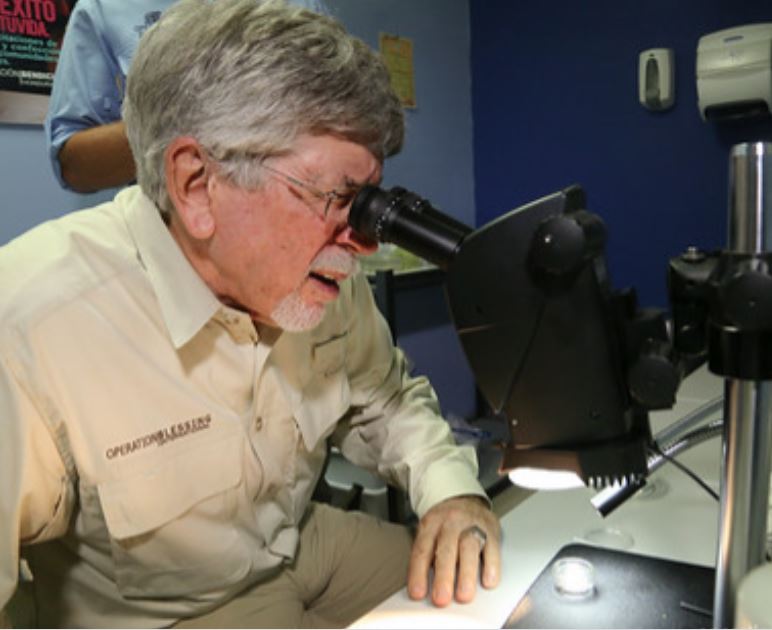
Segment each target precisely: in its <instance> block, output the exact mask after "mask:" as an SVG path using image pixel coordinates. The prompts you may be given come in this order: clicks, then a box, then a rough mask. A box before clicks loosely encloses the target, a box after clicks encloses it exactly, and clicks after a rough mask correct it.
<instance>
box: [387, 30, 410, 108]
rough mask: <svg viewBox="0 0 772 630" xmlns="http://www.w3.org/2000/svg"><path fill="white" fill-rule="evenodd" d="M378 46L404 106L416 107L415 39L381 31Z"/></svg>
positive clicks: (393, 85)
mask: <svg viewBox="0 0 772 630" xmlns="http://www.w3.org/2000/svg"><path fill="white" fill-rule="evenodd" d="M378 46H379V48H380V51H381V55H383V60H384V62H385V63H386V68H387V69H388V71H389V77H390V78H391V85H392V87H393V88H394V91H395V92H396V93H397V96H398V97H399V100H400V102H401V103H402V107H405V108H407V109H415V108H416V102H415V73H414V71H413V40H412V39H408V38H407V37H399V36H397V35H390V34H389V33H379V34H378Z"/></svg>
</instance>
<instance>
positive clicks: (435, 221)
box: [348, 185, 472, 269]
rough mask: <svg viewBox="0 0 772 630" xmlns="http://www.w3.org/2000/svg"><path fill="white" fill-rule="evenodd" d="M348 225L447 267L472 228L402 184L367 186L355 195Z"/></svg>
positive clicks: (379, 240)
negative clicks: (383, 186)
mask: <svg viewBox="0 0 772 630" xmlns="http://www.w3.org/2000/svg"><path fill="white" fill-rule="evenodd" d="M348 222H349V225H350V226H351V227H353V228H354V229H355V230H356V231H357V232H359V233H360V234H364V235H365V236H368V237H369V238H372V239H374V240H376V241H378V242H379V243H394V244H395V245H398V246H399V247H402V248H403V249H406V250H407V251H409V252H411V253H413V254H415V255H416V256H420V257H421V258H424V259H426V260H428V261H429V262H432V263H434V264H435V265H437V266H438V267H440V268H441V269H447V268H448V266H449V265H450V263H451V262H452V260H453V258H454V257H455V255H456V253H457V251H458V248H459V246H460V245H461V242H462V241H463V240H464V237H466V235H467V234H469V233H470V232H471V231H472V230H471V228H469V227H468V226H466V225H464V224H463V223H461V222H459V221H456V220H455V219H454V218H452V217H449V216H447V215H446V214H443V213H442V212H440V211H439V210H436V209H435V208H433V207H432V206H431V205H430V204H429V202H427V201H426V200H425V199H422V198H421V197H419V196H418V195H416V194H415V193H412V192H410V191H408V190H405V189H404V188H401V187H399V186H397V187H394V188H392V189H391V190H383V189H381V188H378V187H377V186H372V185H368V186H364V187H363V188H362V190H360V191H359V193H358V194H357V196H356V197H355V198H354V202H353V203H352V205H351V212H350V213H349V218H348Z"/></svg>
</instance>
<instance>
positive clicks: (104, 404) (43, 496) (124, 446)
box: [0, 187, 484, 626]
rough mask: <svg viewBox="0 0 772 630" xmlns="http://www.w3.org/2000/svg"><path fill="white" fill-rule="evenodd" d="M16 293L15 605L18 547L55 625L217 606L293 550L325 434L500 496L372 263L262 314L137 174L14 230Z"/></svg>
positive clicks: (9, 415) (12, 366)
mask: <svg viewBox="0 0 772 630" xmlns="http://www.w3.org/2000/svg"><path fill="white" fill-rule="evenodd" d="M0 295H2V301H1V302H0V361H1V363H0V435H2V440H0V515H2V521H1V522H2V530H0V608H2V606H3V605H4V604H5V602H7V600H8V598H9V597H10V596H11V594H12V593H13V591H14V589H15V587H16V584H17V569H18V566H19V544H20V543H21V545H22V552H23V555H24V557H25V558H26V560H27V562H28V563H29V565H30V567H31V569H32V572H33V574H34V580H35V583H36V585H35V591H36V598H37V610H38V615H39V618H38V622H39V623H40V624H42V625H44V626H114V625H122V626H137V625H140V626H152V625H164V624H169V623H172V622H174V621H176V620H177V619H179V618H181V617H186V616H191V615H197V614H201V613H203V612H205V611H207V610H210V609H211V608H214V607H216V606H218V605H219V604H221V603H223V602H224V601H225V600H227V599H228V598H229V597H231V596H232V595H234V594H235V593H237V592H238V591H240V590H242V589H244V588H245V587H247V586H248V585H250V584H253V583H255V582H257V581H259V580H261V579H264V578H266V577H268V576H270V575H271V574H272V573H273V572H275V571H276V570H278V569H279V568H280V567H281V565H282V564H284V563H287V562H289V561H290V560H291V559H292V558H293V555H294V553H295V548H296V545H297V540H298V524H299V522H300V520H301V518H302V516H303V514H304V511H305V509H306V507H307V505H308V502H309V498H310V496H311V494H312V491H313V489H314V486H315V484H316V481H317V479H318V478H319V476H320V474H321V472H322V467H323V463H324V461H325V455H326V452H327V448H328V439H329V440H330V441H331V442H332V443H335V444H337V445H338V446H339V448H340V449H341V451H342V453H343V454H344V455H345V456H346V457H347V458H349V459H350V460H352V461H353V462H354V463H356V464H359V465H361V466H364V467H366V468H368V469H369V470H371V471H374V472H376V473H378V474H379V475H380V476H382V477H383V478H384V479H386V480H387V481H389V482H391V483H393V484H396V485H398V486H400V487H402V488H405V489H406V490H407V491H408V492H409V495H410V498H411V502H412V506H413V509H414V510H415V511H416V513H417V514H418V515H419V516H421V515H423V514H424V513H425V512H426V511H427V510H428V509H429V508H431V507H432V506H433V505H435V504H436V503H438V502H439V501H442V500H443V499H446V498H448V497H451V496H455V495H460V494H478V495H483V494H484V493H483V490H482V489H481V487H480V485H479V484H478V482H477V463H476V459H475V455H474V452H473V450H471V449H468V448H459V447H457V446H456V445H455V443H454V441H453V439H452V436H451V434H450V432H449V430H448V426H447V424H446V423H445V422H444V421H443V420H442V419H441V418H440V416H439V412H438V405H437V401H436V398H435V396H434V393H433V391H432V389H431V388H430V386H429V384H428V382H427V381H426V380H425V379H424V378H411V377H410V376H409V375H408V374H407V368H406V362H405V359H404V357H403V355H402V353H401V352H400V351H398V350H396V349H395V348H394V347H393V346H392V344H391V341H390V338H389V335H388V332H387V328H386V326H385V323H384V321H383V318H382V317H381V316H380V314H379V313H378V311H377V309H376V308H375V306H374V303H373V299H372V294H371V291H370V288H369V285H368V283H367V280H366V279H365V278H364V277H362V276H357V277H354V278H353V279H351V280H349V281H346V282H345V283H343V285H342V286H341V295H340V298H339V299H338V300H337V301H336V302H335V303H334V304H331V305H329V306H328V310H327V313H326V315H325V318H324V320H323V322H322V323H321V324H320V325H319V326H318V327H317V328H315V329H314V330H313V331H310V332H306V333H300V334H291V333H283V334H279V333H278V332H277V331H275V330H272V329H258V328H256V327H255V325H254V324H253V323H252V321H251V320H250V318H249V317H248V316H247V315H246V314H244V313H242V312H239V311H236V310H233V309H230V308H228V307H226V306H223V305H222V304H221V303H220V302H219V301H218V300H217V299H216V298H215V296H214V295H213V294H212V293H211V291H210V290H209V289H208V288H207V287H206V285H205V284H204V283H203V281H202V280H201V279H200V278H199V276H198V275H197V274H196V273H195V271H194V270H193V268H192V267H191V266H190V265H189V263H188V262H187V260H186V258H185V257H184V255H183V254H182V252H181V250H180V249H179V248H178V246H177V244H176V242H175V241H174V239H173V238H172V237H171V235H170V234H169V231H168V230H167V229H166V227H165V226H164V224H163V222H162V221H161V218H160V216H159V214H158V211H157V209H156V208H155V206H154V205H153V204H152V203H151V202H150V201H149V200H148V199H147V198H146V197H145V196H144V195H143V194H142V193H141V192H140V191H139V189H138V188H136V187H133V188H128V189H126V190H124V191H122V192H121V193H119V195H118V196H117V197H116V199H115V200H114V201H113V202H110V203H107V204H104V205H101V206H98V207H96V208H92V209H90V210H85V211H82V212H78V213H73V214H71V215H68V216H66V217H64V218H62V219H59V220H56V221H52V222H48V223H46V224H43V225H42V226H39V227H37V228H36V229H34V230H32V231H31V232H29V233H28V234H26V235H24V236H22V237H21V238H19V239H16V240H15V241H12V242H11V243H10V244H8V245H6V246H5V247H3V248H1V249H0Z"/></svg>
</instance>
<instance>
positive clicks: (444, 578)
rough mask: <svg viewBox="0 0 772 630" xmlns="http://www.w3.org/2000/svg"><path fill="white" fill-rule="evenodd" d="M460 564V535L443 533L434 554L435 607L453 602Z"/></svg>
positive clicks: (433, 590)
mask: <svg viewBox="0 0 772 630" xmlns="http://www.w3.org/2000/svg"><path fill="white" fill-rule="evenodd" d="M457 562H458V533H457V532H447V531H444V530H443V531H441V532H440V535H439V539H438V540H437V549H436V550H435V553H434V584H433V586H432V602H433V603H434V605H435V606H447V605H448V604H450V602H452V601H453V592H454V591H455V587H456V564H457Z"/></svg>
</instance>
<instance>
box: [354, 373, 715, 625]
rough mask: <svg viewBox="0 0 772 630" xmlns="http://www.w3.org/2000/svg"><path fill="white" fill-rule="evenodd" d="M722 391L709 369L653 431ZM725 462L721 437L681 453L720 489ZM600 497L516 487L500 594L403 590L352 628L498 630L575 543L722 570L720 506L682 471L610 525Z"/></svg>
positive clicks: (505, 497)
mask: <svg viewBox="0 0 772 630" xmlns="http://www.w3.org/2000/svg"><path fill="white" fill-rule="evenodd" d="M722 392H723V380H722V379H720V378H719V377H717V376H714V375H712V374H710V373H709V372H708V371H707V370H706V369H705V368H701V369H700V370H698V371H697V372H695V373H694V374H692V375H691V376H690V377H689V378H687V379H686V381H685V382H684V383H683V385H682V387H681V389H680V390H679V393H678V400H677V403H676V405H675V407H674V408H673V409H671V410H668V411H664V412H655V413H652V414H651V424H652V431H653V432H654V433H656V432H657V431H659V430H661V429H662V428H663V427H665V426H668V425H669V424H671V423H672V422H674V421H676V420H678V419H680V418H681V417H683V416H684V415H685V414H686V413H688V412H690V411H692V410H694V409H696V408H697V407H699V406H701V405H702V404H704V403H705V402H706V401H708V400H712V399H714V398H715V397H716V396H719V395H721V394H722ZM715 417H721V412H720V411H719V412H717V414H716V416H715ZM720 456H721V443H720V440H719V439H714V440H710V441H707V442H704V443H702V444H700V445H698V446H695V447H694V448H692V449H691V450H689V451H687V452H685V453H683V454H682V455H680V456H679V461H681V462H682V463H684V464H685V465H687V466H688V467H690V468H691V469H692V470H693V471H694V472H696V473H697V474H699V475H700V477H701V478H702V479H703V480H705V481H706V482H707V483H708V485H710V486H711V487H712V488H713V489H714V490H716V491H718V487H719V476H720ZM593 495H594V491H592V490H590V489H588V488H580V489H575V490H568V491H559V492H547V491H541V492H534V493H529V492H528V491H525V490H520V489H518V488H514V487H513V488H512V489H511V490H508V491H507V492H505V493H503V494H502V495H500V496H499V497H497V498H496V500H495V501H494V508H495V509H496V511H497V513H498V514H499V515H500V519H501V526H502V532H503V539H502V577H501V583H500V584H499V586H498V587H497V588H495V589H493V590H485V589H482V588H481V587H480V588H479V590H478V593H477V596H476V598H475V600H474V601H473V602H471V603H469V604H455V603H454V604H451V605H450V606H448V607H446V608H443V609H438V608H435V607H433V606H432V605H431V604H430V603H429V602H428V601H419V602H416V601H412V600H410V599H409V598H408V596H407V594H406V592H405V591H404V590H402V591H400V592H398V593H396V594H395V595H393V596H392V597H390V598H389V599H387V600H386V601H384V602H383V603H382V604H381V605H379V606H377V607H376V608H374V609H373V610H372V611H370V612H369V613H367V614H366V615H364V616H363V617H361V618H360V619H359V620H357V621H356V622H355V623H354V624H353V625H352V626H351V627H355V628H368V627H377V628H440V627H453V628H491V627H496V628H499V627H501V626H502V625H503V624H504V622H505V621H506V619H507V617H508V616H509V614H510V613H511V611H512V610H513V608H514V607H515V606H516V605H517V603H518V602H519V601H520V599H521V598H522V597H523V595H525V593H526V592H527V591H528V589H529V587H530V586H531V584H532V583H533V581H534V580H535V579H536V578H537V577H538V575H539V574H540V573H541V571H542V570H543V569H544V568H545V567H546V566H547V564H548V563H549V562H550V560H551V559H552V558H553V556H554V555H555V554H556V553H557V552H558V551H559V550H560V549H561V548H562V547H563V546H564V545H567V544H569V543H573V542H579V543H585V544H592V545H597V546H603V547H607V548H612V549H623V550H626V551H629V552H631V553H637V554H641V555H648V556H652V557H657V558H668V559H672V560H678V561H681V562H688V563H692V564H697V565H701V566H715V557H716V544H717V539H718V509H719V506H718V503H717V502H716V500H715V499H713V498H712V497H710V496H709V495H708V494H707V493H706V492H705V490H704V489H702V488H700V487H699V486H698V485H697V484H696V483H695V482H694V481H693V480H691V479H690V478H688V477H687V476H686V475H685V474H683V473H682V472H681V471H679V470H678V469H677V468H676V467H675V466H672V465H669V464H666V465H665V466H663V467H662V468H660V469H659V470H658V471H656V472H655V473H654V474H653V475H652V476H651V478H650V479H649V483H648V484H647V487H646V488H645V489H644V490H642V491H640V492H639V493H638V494H637V495H636V496H634V497H633V498H631V499H629V500H628V501H627V502H626V503H624V504H623V505H622V506H620V507H619V508H618V509H617V510H616V511H614V512H613V513H611V514H610V515H609V516H607V517H606V518H603V517H601V516H600V515H599V514H598V513H597V512H596V511H595V509H594V508H593V507H592V505H591V503H590V498H591V497H592V496H593Z"/></svg>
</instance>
